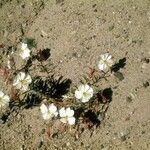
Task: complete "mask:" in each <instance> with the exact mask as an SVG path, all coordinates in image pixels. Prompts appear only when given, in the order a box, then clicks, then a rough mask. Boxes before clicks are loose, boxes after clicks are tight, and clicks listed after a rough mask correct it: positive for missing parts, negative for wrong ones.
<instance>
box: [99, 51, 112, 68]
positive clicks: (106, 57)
mask: <svg viewBox="0 0 150 150" xmlns="http://www.w3.org/2000/svg"><path fill="white" fill-rule="evenodd" d="M112 65H113V60H112V56H111V55H110V54H108V53H106V54H103V55H100V60H99V63H98V68H99V69H100V70H102V71H107V70H108V68H110V67H111V66H112Z"/></svg>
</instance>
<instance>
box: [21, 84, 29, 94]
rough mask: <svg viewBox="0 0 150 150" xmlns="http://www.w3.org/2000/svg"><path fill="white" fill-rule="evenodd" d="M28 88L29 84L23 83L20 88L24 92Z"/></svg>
mask: <svg viewBox="0 0 150 150" xmlns="http://www.w3.org/2000/svg"><path fill="white" fill-rule="evenodd" d="M28 89H29V85H28V84H24V85H22V87H21V89H20V90H21V91H24V92H26V91H28Z"/></svg>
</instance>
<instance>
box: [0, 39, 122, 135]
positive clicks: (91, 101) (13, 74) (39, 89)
mask: <svg viewBox="0 0 150 150" xmlns="http://www.w3.org/2000/svg"><path fill="white" fill-rule="evenodd" d="M35 46H36V43H35V40H33V39H26V40H25V42H23V43H21V46H20V50H19V54H18V56H19V57H21V58H22V60H23V61H24V64H23V66H22V67H21V68H19V69H16V67H15V60H14V58H13V54H14V53H15V52H12V53H11V54H10V55H9V60H8V63H7V66H6V67H3V68H2V67H1V69H0V73H1V75H3V76H5V77H6V79H5V82H6V85H8V84H9V85H10V86H11V91H10V96H7V95H5V94H4V93H3V92H2V91H0V107H1V108H2V107H4V106H8V104H9V103H10V104H11V108H12V107H13V104H14V103H15V104H16V103H17V104H18V106H19V107H23V108H29V107H33V106H38V107H39V108H40V111H41V116H42V117H43V119H44V120H45V122H46V123H47V124H48V127H49V128H53V127H54V128H56V127H55V122H59V124H60V126H59V127H58V126H57V127H58V131H60V133H62V132H66V131H70V130H67V129H69V128H70V129H75V132H74V133H75V137H76V138H78V137H79V135H80V133H81V132H82V131H83V129H84V128H88V129H91V128H92V127H94V126H96V127H98V126H99V125H100V123H101V121H102V120H103V119H104V117H105V113H106V111H107V109H108V106H109V103H110V101H111V100H112V93H113V91H112V89H111V88H110V87H108V88H106V89H101V88H100V87H99V85H98V83H99V81H100V80H101V79H105V80H107V78H108V77H109V76H110V75H111V73H112V72H115V71H116V70H117V71H118V70H119V68H118V65H117V63H114V60H113V58H112V56H111V55H110V54H109V53H105V54H102V55H100V59H99V61H98V65H97V66H98V67H97V68H98V70H97V69H96V68H89V69H90V71H89V73H87V74H86V75H85V76H84V77H82V79H81V82H80V83H79V85H77V86H76V85H73V86H70V85H71V80H69V79H65V80H64V79H63V77H59V78H56V77H55V73H54V72H53V73H51V74H50V73H49V72H50V71H49V70H48V68H47V66H45V65H43V63H42V62H43V61H47V59H48V58H49V56H50V49H44V50H39V51H38V52H37V53H36V54H33V53H32V48H33V47H35ZM34 61H38V63H39V65H35V66H34ZM12 64H13V65H12ZM33 66H34V67H33ZM39 66H40V68H42V72H44V73H45V74H46V75H45V76H42V75H38V74H36V75H31V73H30V72H31V67H33V68H34V73H36V71H37V70H38V69H39ZM36 69H37V70H36ZM48 134H49V136H52V137H53V135H55V134H56V133H50V132H48Z"/></svg>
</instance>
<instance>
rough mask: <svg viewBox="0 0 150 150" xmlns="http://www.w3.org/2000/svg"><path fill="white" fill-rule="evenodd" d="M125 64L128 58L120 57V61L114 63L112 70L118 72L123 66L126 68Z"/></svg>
mask: <svg viewBox="0 0 150 150" xmlns="http://www.w3.org/2000/svg"><path fill="white" fill-rule="evenodd" d="M125 65H126V58H125V57H124V58H122V59H120V60H119V62H118V63H116V64H114V65H113V66H112V68H111V71H112V72H117V71H119V70H120V69H121V68H124V67H125Z"/></svg>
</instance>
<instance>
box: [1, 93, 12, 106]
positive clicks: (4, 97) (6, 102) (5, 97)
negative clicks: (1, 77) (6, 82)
mask: <svg viewBox="0 0 150 150" xmlns="http://www.w3.org/2000/svg"><path fill="white" fill-rule="evenodd" d="M9 101H10V98H9V96H8V95H5V94H4V93H3V92H2V91H0V108H1V107H3V106H8V105H9Z"/></svg>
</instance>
